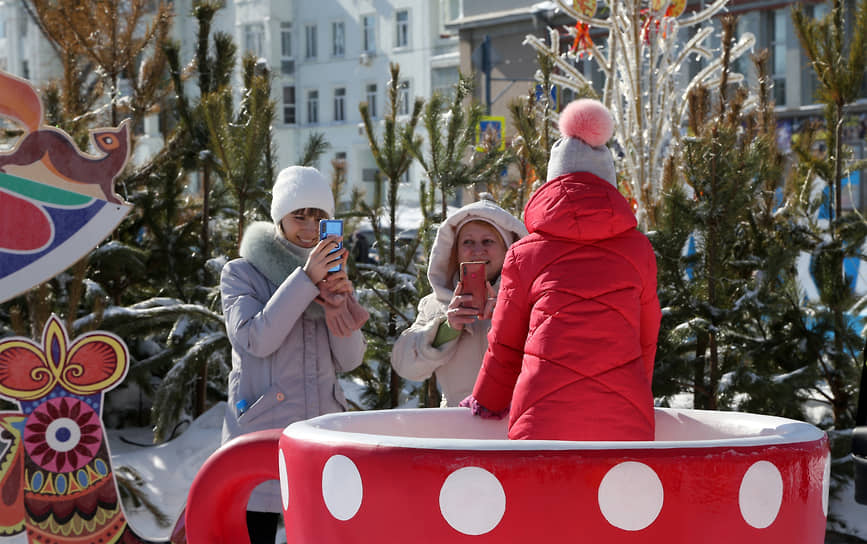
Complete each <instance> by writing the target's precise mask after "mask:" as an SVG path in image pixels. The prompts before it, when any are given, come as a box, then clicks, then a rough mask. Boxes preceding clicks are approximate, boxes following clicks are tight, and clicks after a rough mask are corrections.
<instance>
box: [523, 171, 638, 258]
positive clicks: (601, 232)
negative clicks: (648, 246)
mask: <svg viewBox="0 0 867 544" xmlns="http://www.w3.org/2000/svg"><path fill="white" fill-rule="evenodd" d="M524 221H525V222H526V224H527V229H528V230H529V231H530V232H531V233H533V232H540V233H545V234H549V235H551V236H556V237H558V238H566V239H569V240H578V241H588V242H589V241H593V240H602V239H605V238H610V237H612V236H615V235H617V234H620V233H622V232H625V231H627V230H630V229H634V228H635V227H637V226H638V221H637V220H636V219H635V214H634V213H633V212H632V209H631V208H630V207H629V203H628V202H627V201H626V199H625V198H624V197H623V195H621V194H620V192H619V191H618V190H617V189H616V188H615V187H614V186H612V185H611V184H610V183H608V182H607V181H605V180H604V179H602V178H599V177H597V176H595V175H593V174H590V173H589V172H572V173H569V174H565V175H563V176H560V177H558V178H555V179H552V180H551V181H549V182H547V183H545V184H544V185H542V186H541V187H540V188H539V189H537V190H536V192H535V193H534V194H533V196H532V197H530V200H529V201H528V202H527V206H526V208H525V209H524Z"/></svg>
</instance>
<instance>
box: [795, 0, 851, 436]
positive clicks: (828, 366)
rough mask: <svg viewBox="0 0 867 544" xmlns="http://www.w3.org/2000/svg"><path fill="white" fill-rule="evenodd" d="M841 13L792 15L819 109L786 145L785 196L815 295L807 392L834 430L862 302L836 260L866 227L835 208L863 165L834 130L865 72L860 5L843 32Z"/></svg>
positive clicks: (842, 413)
mask: <svg viewBox="0 0 867 544" xmlns="http://www.w3.org/2000/svg"><path fill="white" fill-rule="evenodd" d="M845 10H846V6H845V5H844V4H843V2H842V1H841V0H834V1H833V4H832V9H831V11H830V12H829V13H828V14H827V15H826V16H825V17H824V18H822V19H820V20H814V19H813V18H811V17H808V15H807V14H806V13H805V12H804V11H803V10H802V9H800V8H797V7H796V8H795V9H793V11H792V20H793V22H794V25H795V29H796V31H797V33H798V38H799V39H800V42H801V45H802V47H803V49H804V52H805V53H806V55H807V58H808V59H809V60H810V64H811V67H812V69H813V71H814V73H815V75H816V78H817V80H818V82H819V88H818V90H817V93H816V98H817V99H818V101H819V102H820V103H822V104H823V105H824V106H825V108H824V127H821V126H817V125H815V124H814V125H812V126H811V127H809V128H808V130H806V131H805V132H804V133H802V134H800V135H799V139H798V141H797V142H795V144H794V146H793V150H794V151H795V153H796V155H797V157H798V164H797V168H796V169H795V171H796V177H795V180H794V187H793V189H792V192H793V193H794V194H797V195H798V196H799V197H800V198H798V199H797V201H796V202H797V204H798V211H799V212H800V213H799V214H798V215H799V217H796V219H798V220H799V223H800V224H801V225H803V226H804V227H805V229H806V232H805V236H804V242H805V244H804V246H802V249H803V250H804V251H806V252H807V253H809V254H810V255H811V260H812V266H811V272H812V275H813V277H814V278H815V280H816V285H817V287H818V291H819V300H818V301H809V302H807V303H806V307H807V309H808V311H810V312H811V313H812V314H813V315H812V317H811V320H810V326H809V329H810V330H809V332H810V334H811V339H812V340H813V342H812V343H811V345H812V346H813V347H814V348H818V349H817V350H816V352H814V355H815V357H816V359H815V360H816V361H817V365H818V369H819V375H820V378H821V381H819V382H817V383H816V384H815V386H814V389H813V391H814V393H815V394H816V395H818V396H819V397H820V398H825V399H826V401H827V402H828V404H829V405H830V407H831V411H832V414H833V418H834V423H833V425H834V427H836V428H837V429H844V428H846V426H848V425H850V424H851V422H852V419H853V417H854V413H853V412H852V396H853V385H854V384H856V383H857V379H856V371H857V369H858V368H859V366H860V365H859V363H858V361H859V358H860V350H861V347H862V346H863V340H861V338H860V337H859V334H858V332H859V331H858V330H857V329H856V328H855V324H854V323H853V322H852V318H853V316H855V315H857V313H858V311H859V308H863V306H864V304H865V301H858V300H857V299H856V297H855V295H854V292H853V288H852V284H851V282H850V281H849V279H848V278H847V277H846V271H845V268H844V263H845V260H846V259H861V258H863V255H862V254H861V251H860V247H861V246H862V244H863V242H864V237H865V228H867V223H865V220H864V219H863V218H862V217H860V216H859V215H858V214H855V213H850V214H844V213H843V210H842V184H843V178H844V177H845V175H844V174H846V169H847V166H848V169H850V171H857V170H858V169H860V168H863V167H864V163H863V162H861V163H860V164H859V163H854V164H852V161H851V149H847V147H846V146H844V145H843V139H842V131H843V125H844V123H845V121H846V115H845V108H846V106H847V105H849V104H851V103H852V102H854V101H855V100H856V99H857V98H859V96H860V94H861V88H862V84H863V81H864V76H865V73H867V35H865V34H867V2H865V1H863V0H862V1H861V2H859V3H858V4H857V6H856V8H855V13H854V15H855V17H854V20H853V21H852V25H851V27H850V28H848V29H847V28H846V23H845V18H844V15H845V13H844V11H845ZM820 129H821V134H820ZM822 136H824V137H822ZM820 139H821V140H824V141H820ZM825 218H827V219H825Z"/></svg>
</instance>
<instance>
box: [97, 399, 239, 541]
mask: <svg viewBox="0 0 867 544" xmlns="http://www.w3.org/2000/svg"><path fill="white" fill-rule="evenodd" d="M225 406H226V404H225V403H224V402H221V403H219V404H217V405H215V406H213V407H212V408H211V409H210V410H208V411H207V412H205V413H204V414H202V415H201V417H199V418H198V419H196V420H195V421H193V422H192V423H191V424H190V426H189V428H187V429H186V430H185V431H184V432H183V433H182V434H181V435H180V436H178V437H176V438H175V439H173V440H171V441H169V442H166V443H164V444H159V445H148V444H151V443H152V439H153V434H152V433H151V430H150V429H148V428H126V429H110V430H109V431H108V439H109V445H110V446H109V447H110V448H111V462H112V467H113V469H114V471H115V472H117V471H118V469H119V468H120V467H122V466H127V467H130V468H132V469H134V470H135V471H136V472H137V473H138V474H139V475H140V476H141V478H142V479H143V480H144V482H145V483H144V485H143V490H144V491H145V492H146V493H147V495H148V497H149V498H150V500H151V501H152V502H153V503H154V504H156V505H158V506H159V507H160V509H161V510H162V511H163V513H164V514H166V515H167V516H168V517H169V518H170V519H171V520H172V523H171V524H170V525H169V526H166V527H163V526H160V525H159V524H158V523H157V522H156V519H155V518H154V516H153V515H152V514H151V513H150V512H148V511H147V510H146V509H144V508H138V509H130V508H129V507H128V506H126V505H124V512H125V513H126V516H127V519H128V520H129V522H130V525H131V526H132V527H133V529H135V532H136V533H138V534H139V536H142V537H144V538H146V539H149V540H168V538H169V535H170V534H171V530H172V527H173V526H174V520H177V519H178V516H179V515H180V513H181V512H182V510H183V508H184V504H185V502H186V499H187V492H188V491H189V489H190V485H191V484H192V483H193V479H194V478H195V476H196V473H197V472H198V470H199V468H200V467H201V466H202V464H204V462H205V460H207V458H208V456H210V455H211V454H212V453H213V452H214V451H215V450H216V449H217V448H218V447H219V445H220V432H221V429H222V425H223V411H224V410H225ZM123 439H126V440H127V441H129V442H134V443H135V444H130V443H128V442H125V441H124V440H123ZM136 444H142V445H136Z"/></svg>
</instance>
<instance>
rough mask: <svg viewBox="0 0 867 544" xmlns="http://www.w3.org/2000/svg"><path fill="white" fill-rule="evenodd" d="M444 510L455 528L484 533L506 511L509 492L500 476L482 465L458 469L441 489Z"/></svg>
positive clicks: (479, 533) (497, 522) (489, 529)
mask: <svg viewBox="0 0 867 544" xmlns="http://www.w3.org/2000/svg"><path fill="white" fill-rule="evenodd" d="M440 512H442V515H443V518H445V520H446V521H447V522H448V524H449V525H451V526H452V527H453V528H454V529H455V530H457V531H459V532H461V533H463V534H465V535H471V536H475V535H483V534H485V533H487V532H490V531H492V530H493V529H494V527H496V526H497V525H498V524H499V523H500V520H501V519H503V514H505V513H506V493H505V491H503V485H502V484H501V483H500V481H499V480H498V479H497V477H496V476H494V475H493V474H491V473H490V472H488V471H487V470H485V469H483V468H479V467H464V468H461V469H458V470H456V471H454V472H452V473H451V474H449V477H448V478H446V481H445V482H444V483H443V486H442V489H440Z"/></svg>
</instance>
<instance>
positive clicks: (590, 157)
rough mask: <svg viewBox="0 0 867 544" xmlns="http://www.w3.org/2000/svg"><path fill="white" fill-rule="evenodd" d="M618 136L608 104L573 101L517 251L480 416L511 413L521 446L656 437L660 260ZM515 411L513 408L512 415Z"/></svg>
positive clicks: (482, 380)
mask: <svg viewBox="0 0 867 544" xmlns="http://www.w3.org/2000/svg"><path fill="white" fill-rule="evenodd" d="M613 130H614V125H613V120H612V118H611V115H610V113H609V112H608V110H607V109H606V108H605V107H604V106H603V105H602V104H601V103H600V102H598V101H596V100H588V99H581V100H577V101H575V102H572V103H571V104H569V105H568V106H567V107H566V108H565V109H564V110H563V112H562V113H561V115H560V132H561V134H562V137H561V139H560V140H558V141H557V142H556V143H555V144H554V146H553V148H552V149H551V158H550V161H549V163H548V177H547V181H546V183H545V184H544V185H542V186H541V187H540V188H539V189H538V190H537V191H536V192H535V193H534V194H533V196H532V197H531V198H530V200H529V201H528V202H527V206H526V208H525V210H524V222H525V224H526V225H527V230H528V231H529V232H530V235H529V236H527V237H525V238H523V239H522V240H520V241H518V242H516V243H515V244H513V245H512V247H511V248H510V249H509V251H508V254H507V255H506V261H505V264H504V265H503V271H502V280H501V285H500V291H499V295H498V297H497V304H496V307H495V310H494V315H493V320H492V326H491V331H490V333H489V335H488V350H487V352H486V353H485V359H484V362H483V364H482V369H481V371H480V372H479V376H478V378H477V380H476V384H475V388H474V389H473V394H472V395H471V396H470V397H467V398H466V399H464V401H463V402H462V403H461V405H462V406H469V407H471V408H472V410H473V413H475V414H477V415H482V416H483V417H491V416H494V417H496V416H497V415H498V414H502V413H505V411H506V410H509V438H511V439H543V440H653V436H654V416H653V395H652V393H651V379H652V376H653V360H654V356H655V354H656V339H657V335H658V333H659V320H660V315H661V314H660V309H659V300H658V298H657V295H656V257H655V256H654V253H653V248H652V247H651V245H650V241H649V240H648V239H647V237H646V236H644V234H642V233H641V232H639V231H638V230H637V229H636V226H637V222H636V219H635V216H634V214H633V212H632V209H631V208H630V206H629V204H628V203H627V201H626V199H625V198H624V197H623V196H622V195H621V194H620V193H619V192H618V190H617V186H616V174H615V170H614V162H613V160H612V157H611V152H610V151H609V150H608V148H607V147H606V146H605V144H606V142H607V141H608V140H609V139H610V138H611V136H612V134H613ZM510 405H511V408H509V407H510Z"/></svg>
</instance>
